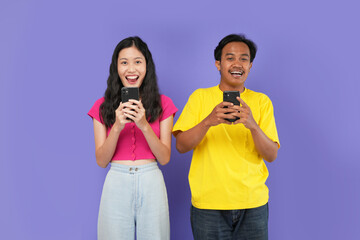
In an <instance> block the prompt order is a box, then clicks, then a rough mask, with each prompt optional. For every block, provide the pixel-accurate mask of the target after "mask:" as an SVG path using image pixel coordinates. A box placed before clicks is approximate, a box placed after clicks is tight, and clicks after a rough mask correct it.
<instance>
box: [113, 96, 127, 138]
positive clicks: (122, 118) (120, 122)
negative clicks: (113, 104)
mask: <svg viewBox="0 0 360 240" xmlns="http://www.w3.org/2000/svg"><path fill="white" fill-rule="evenodd" d="M126 104H127V103H122V102H120V105H119V107H118V108H117V109H116V110H115V123H114V126H113V127H115V129H116V130H117V131H121V130H123V129H124V127H125V124H126V123H129V122H131V121H130V120H129V119H126V117H127V116H126V115H125V113H126Z"/></svg>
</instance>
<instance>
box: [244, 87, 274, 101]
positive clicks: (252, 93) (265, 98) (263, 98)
mask: <svg viewBox="0 0 360 240" xmlns="http://www.w3.org/2000/svg"><path fill="white" fill-rule="evenodd" d="M245 94H246V95H247V97H249V98H254V99H258V100H259V101H270V98H269V97H268V96H267V95H266V94H265V93H262V92H256V91H254V90H251V89H248V88H247V89H246V92H245ZM240 96H241V94H240Z"/></svg>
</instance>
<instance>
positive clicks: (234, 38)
mask: <svg viewBox="0 0 360 240" xmlns="http://www.w3.org/2000/svg"><path fill="white" fill-rule="evenodd" d="M231 42H243V43H245V44H246V45H247V46H248V47H249V49H250V62H253V61H254V59H255V56H256V51H257V47H256V44H255V43H254V42H253V41H251V40H250V39H247V38H246V37H245V35H243V34H230V35H227V36H226V37H224V38H223V39H221V41H220V42H219V45H217V47H216V48H215V50H214V57H215V60H216V61H220V60H221V54H222V50H223V48H224V47H225V45H226V44H228V43H231Z"/></svg>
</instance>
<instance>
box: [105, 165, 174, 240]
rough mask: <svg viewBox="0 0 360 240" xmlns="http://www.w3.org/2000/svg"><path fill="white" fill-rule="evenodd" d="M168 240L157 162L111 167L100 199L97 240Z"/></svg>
mask: <svg viewBox="0 0 360 240" xmlns="http://www.w3.org/2000/svg"><path fill="white" fill-rule="evenodd" d="M135 231H136V238H137V239H138V240H149V239H152V240H157V239H159V240H169V239H170V221H169V207H168V200H167V193H166V187H165V182H164V178H163V175H162V172H161V170H160V169H159V168H158V165H157V163H156V162H154V163H149V164H146V165H140V166H126V165H122V164H117V163H111V168H110V170H109V172H108V174H107V176H106V179H105V183H104V187H103V192H102V196H101V202H100V209H99V218H98V240H122V239H124V240H132V239H134V238H135Z"/></svg>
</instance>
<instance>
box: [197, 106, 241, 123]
mask: <svg viewBox="0 0 360 240" xmlns="http://www.w3.org/2000/svg"><path fill="white" fill-rule="evenodd" d="M225 106H226V107H227V108H224V107H225ZM233 106H234V104H233V103H231V102H221V103H219V104H218V105H216V106H215V108H214V109H213V110H212V112H211V113H210V114H209V115H208V116H207V117H206V118H205V121H204V123H205V125H206V126H209V127H212V126H216V125H219V124H220V123H225V124H231V122H229V121H227V120H225V118H232V117H231V116H232V114H234V113H236V112H237V111H238V110H236V109H234V108H233ZM227 113H229V114H227Z"/></svg>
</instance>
